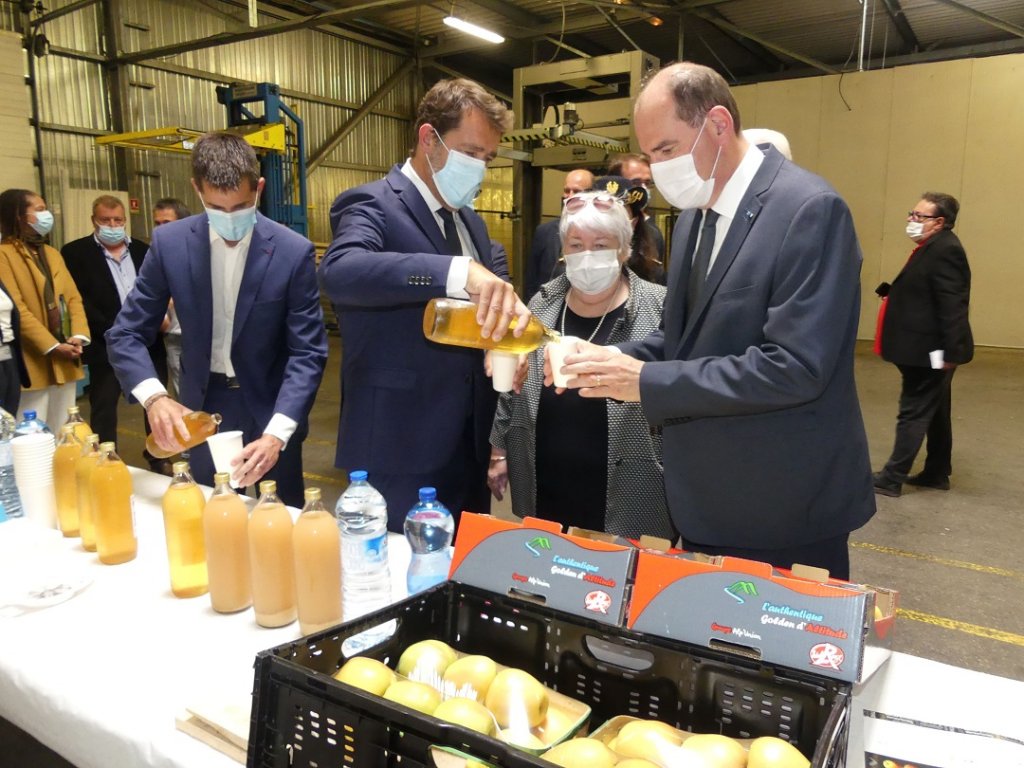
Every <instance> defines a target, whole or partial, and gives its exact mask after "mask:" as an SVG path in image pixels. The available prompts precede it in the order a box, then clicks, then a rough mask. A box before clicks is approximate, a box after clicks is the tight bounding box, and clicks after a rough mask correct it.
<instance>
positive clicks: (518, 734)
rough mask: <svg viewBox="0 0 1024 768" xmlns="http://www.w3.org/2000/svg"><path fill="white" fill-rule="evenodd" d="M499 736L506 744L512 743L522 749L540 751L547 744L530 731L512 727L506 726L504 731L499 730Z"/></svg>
mask: <svg viewBox="0 0 1024 768" xmlns="http://www.w3.org/2000/svg"><path fill="white" fill-rule="evenodd" d="M498 738H499V739H501V740H502V741H504V742H505V743H506V744H511V745H512V746H513V747H519V748H521V749H530V750H534V751H538V750H541V749H544V747H546V746H547V745H546V744H545V743H544V742H543V741H541V740H540V739H538V738H537V737H536V736H534V735H533V734H532V733H530V732H529V731H522V730H520V731H513V730H512V729H510V728H506V729H505V730H504V731H499V732H498Z"/></svg>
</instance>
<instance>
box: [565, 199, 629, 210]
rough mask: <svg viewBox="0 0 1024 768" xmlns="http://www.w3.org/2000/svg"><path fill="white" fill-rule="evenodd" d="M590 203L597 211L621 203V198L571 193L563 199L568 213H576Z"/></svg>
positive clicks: (608, 208) (609, 208)
mask: <svg viewBox="0 0 1024 768" xmlns="http://www.w3.org/2000/svg"><path fill="white" fill-rule="evenodd" d="M587 203H590V204H592V205H593V206H594V207H595V208H597V210H599V211H610V210H611V209H612V207H613V206H616V205H623V202H622V200H620V199H619V198H617V197H615V195H605V194H600V195H573V196H572V197H570V198H568V199H567V200H566V201H565V210H567V211H568V212H569V213H578V212H579V211H582V210H583V209H584V208H586V207H587Z"/></svg>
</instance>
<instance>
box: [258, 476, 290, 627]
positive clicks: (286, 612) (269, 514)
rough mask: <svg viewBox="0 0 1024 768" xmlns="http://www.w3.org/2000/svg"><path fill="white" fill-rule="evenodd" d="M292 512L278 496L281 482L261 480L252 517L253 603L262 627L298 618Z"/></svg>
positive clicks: (277, 625)
mask: <svg viewBox="0 0 1024 768" xmlns="http://www.w3.org/2000/svg"><path fill="white" fill-rule="evenodd" d="M292 529H293V525H292V516H291V514H290V513H289V512H288V509H287V508H286V507H285V505H284V504H282V503H281V500H280V499H279V498H278V497H277V483H276V482H274V481H273V480H263V481H262V482H260V500H259V502H258V503H257V504H256V507H255V508H254V509H253V511H252V516H251V517H250V518H249V567H250V569H251V572H252V607H253V611H254V612H255V614H256V623H257V624H259V625H260V626H261V627H283V626H285V625H287V624H291V623H292V622H293V621H295V619H296V616H297V613H296V609H295V566H294V563H293V554H292Z"/></svg>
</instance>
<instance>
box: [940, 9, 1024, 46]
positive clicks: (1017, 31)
mask: <svg viewBox="0 0 1024 768" xmlns="http://www.w3.org/2000/svg"><path fill="white" fill-rule="evenodd" d="M933 2H936V3H939V4H941V5H948V6H949V7H950V8H956V9H957V10H958V11H962V12H963V13H966V14H967V15H968V16H973V17H974V18H976V19H977V20H978V21H983V22H985V23H986V24H988V25H989V26H993V27H995V28H996V29H1001V30H1003V31H1004V32H1009V33H1010V34H1011V35H1015V36H1017V37H1024V27H1019V26H1017V25H1016V24H1011V23H1010V22H1008V21H1003V20H1002V19H1000V18H998V17H996V16H993V15H992V14H989V13H985V12H984V11H979V10H976V9H975V8H971V7H969V6H966V5H964V4H963V3H958V2H957V1H956V0H933Z"/></svg>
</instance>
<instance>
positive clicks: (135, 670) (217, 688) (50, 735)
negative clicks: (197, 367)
mask: <svg viewBox="0 0 1024 768" xmlns="http://www.w3.org/2000/svg"><path fill="white" fill-rule="evenodd" d="M132 477H133V482H134V489H135V516H136V529H137V534H138V538H139V554H138V557H137V558H136V559H135V560H133V561H132V562H130V563H125V564H122V565H116V566H107V565H102V564H101V563H100V562H99V560H98V558H97V557H96V555H95V553H90V552H86V551H84V550H83V549H82V548H81V543H80V541H79V540H78V539H65V538H63V537H62V536H61V535H60V534H59V533H58V532H56V531H49V530H46V529H41V528H39V527H37V526H36V525H35V524H33V523H32V522H30V521H27V520H10V521H8V522H6V523H3V524H2V525H0V716H2V717H4V718H6V719H7V720H9V721H11V722H12V723H14V724H15V725H17V726H18V727H20V728H22V729H23V730H25V731H27V732H28V733H30V734H32V735H33V736H35V737H36V738H37V739H39V740H40V741H41V742H43V743H44V744H46V745H47V746H49V747H50V748H51V749H53V750H55V751H56V752H58V753H60V754H61V755H62V756H64V757H65V758H66V759H67V760H69V761H70V762H72V763H74V764H75V765H76V766H78V767H79V768H112V767H113V766H116V767H117V768H130V767H131V766H168V767H170V766H174V767H176V768H177V767H180V768H196V767H197V766H204V768H205V767H206V766H209V768H231V767H232V766H234V768H237V765H238V764H237V763H235V762H233V761H232V760H230V759H229V758H227V757H225V756H224V755H221V754H219V753H218V752H216V751H214V750H213V749H211V748H210V747H208V746H206V745H204V744H202V743H200V742H199V741H197V740H195V739H193V738H192V737H191V736H188V735H186V734H183V733H181V732H179V731H177V730H176V729H175V716H176V715H178V714H180V713H181V712H182V711H183V710H184V708H185V707H186V706H188V705H189V704H194V703H198V702H199V701H200V700H204V699H214V700H216V699H218V698H223V699H224V700H225V701H231V700H234V699H237V698H238V697H239V695H240V694H241V695H242V696H244V695H245V694H246V693H248V692H250V691H251V690H252V682H253V660H254V658H255V655H256V653H257V652H258V651H261V650H264V649H266V648H271V647H273V646H275V645H279V644H281V643H285V642H288V641H289V640H294V639H295V638H297V637H299V625H298V623H294V624H292V625H290V626H288V627H283V628H280V629H263V628H261V627H258V626H257V625H256V623H255V620H254V618H253V612H252V610H251V609H249V610H247V611H242V612H241V613H237V614H232V615H221V614H218V613H215V612H214V611H213V609H212V608H210V601H209V597H208V596H206V595H203V596H201V597H196V598H191V599H186V600H182V599H178V598H175V597H174V596H173V595H172V594H171V591H170V580H169V574H168V569H167V555H166V550H165V540H164V530H163V518H162V514H161V511H160V498H161V496H162V495H163V492H164V490H165V489H166V488H167V483H168V478H166V477H163V476H161V475H155V474H152V473H150V472H145V471H142V470H132ZM389 548H390V554H391V565H392V568H391V571H392V581H393V593H392V594H393V596H394V597H395V598H400V597H404V596H405V571H406V568H407V566H408V562H409V553H408V552H409V551H408V546H407V545H406V543H405V540H404V539H403V538H402V537H401V536H394V535H393V536H391V538H390V541H389ZM43 573H49V574H51V575H52V574H54V573H59V574H61V575H65V574H66V575H67V576H68V578H69V579H71V580H74V579H78V578H84V579H86V580H87V579H90V578H91V579H92V583H91V584H89V586H87V587H86V588H85V589H83V590H82V591H81V592H80V593H79V594H77V595H76V596H75V597H73V598H71V599H70V600H68V601H66V602H64V603H61V604H59V605H54V606H52V607H48V608H43V609H36V610H25V609H24V608H22V607H19V606H13V605H11V604H10V603H11V601H12V600H14V601H17V600H18V598H19V597H20V596H23V595H24V594H25V593H26V591H27V590H28V589H29V587H30V586H32V585H33V584H35V583H36V582H37V581H38V579H39V578H41V575H42V574H43Z"/></svg>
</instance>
